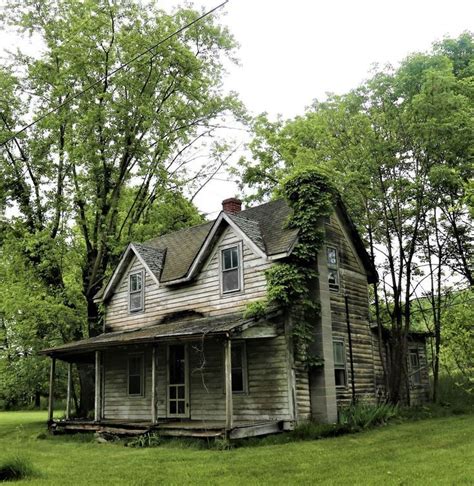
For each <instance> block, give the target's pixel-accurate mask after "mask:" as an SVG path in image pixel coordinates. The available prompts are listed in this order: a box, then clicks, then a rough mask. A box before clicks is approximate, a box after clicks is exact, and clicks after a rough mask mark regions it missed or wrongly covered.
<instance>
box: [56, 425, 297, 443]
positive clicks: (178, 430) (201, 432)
mask: <svg viewBox="0 0 474 486" xmlns="http://www.w3.org/2000/svg"><path fill="white" fill-rule="evenodd" d="M289 427H290V425H289V423H285V422H284V421H272V420H266V421H265V420H263V421H249V420H247V421H245V420H240V421H235V422H234V423H233V426H232V429H230V430H228V429H227V428H226V423H225V421H222V420H221V421H219V420H209V421H202V420H183V421H167V420H163V421H158V422H157V423H152V422H141V421H137V422H134V421H127V422H124V421H121V420H102V421H101V422H100V423H97V422H94V421H92V420H55V421H53V422H52V423H51V424H50V430H51V431H52V433H53V434H74V433H80V432H98V433H99V434H110V435H114V436H118V437H134V436H140V435H144V434H147V433H156V434H158V435H160V436H162V437H194V438H200V439H217V438H224V437H227V438H229V439H242V438H246V437H256V436H259V435H268V434H276V433H278V432H282V431H283V430H288V429H289Z"/></svg>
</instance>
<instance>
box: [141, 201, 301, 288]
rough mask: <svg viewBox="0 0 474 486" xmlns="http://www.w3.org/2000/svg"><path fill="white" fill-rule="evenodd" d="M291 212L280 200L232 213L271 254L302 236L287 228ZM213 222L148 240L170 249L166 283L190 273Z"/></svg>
mask: <svg viewBox="0 0 474 486" xmlns="http://www.w3.org/2000/svg"><path fill="white" fill-rule="evenodd" d="M290 214H291V209H290V208H289V206H288V204H287V203H286V201H285V200H283V199H280V200H277V201H271V202H268V203H266V204H262V205H260V206H256V207H254V208H249V209H245V210H243V211H241V212H240V213H238V214H237V215H235V214H234V215H231V214H228V216H229V217H230V218H231V220H232V221H233V222H235V224H236V225H237V226H238V227H239V228H240V229H241V230H242V231H243V232H244V233H245V234H246V235H247V236H248V238H250V239H251V240H252V241H253V242H254V243H255V245H256V246H258V248H260V249H261V250H262V251H264V252H265V253H266V254H267V255H276V254H278V253H284V252H287V251H289V250H290V249H291V247H292V246H293V244H294V242H295V240H296V237H297V235H298V232H297V230H294V229H288V228H287V227H286V221H287V220H288V217H289V216H290ZM213 224H214V222H213V221H211V222H209V223H204V224H201V225H198V226H193V227H191V228H186V229H183V230H180V231H175V232H173V233H168V234H166V235H163V236H160V237H159V238H155V239H153V240H150V241H147V242H145V243H144V245H145V246H147V247H152V248H158V249H166V257H165V262H164V267H163V270H162V273H161V279H160V280H161V281H162V282H169V281H172V280H176V279H179V278H182V277H184V276H185V275H186V274H187V272H188V270H189V268H190V267H191V265H192V263H193V261H194V259H195V257H196V256H197V254H198V253H199V250H200V249H201V247H202V245H203V243H204V242H205V240H206V237H207V236H208V234H209V232H210V230H211V228H212V226H213ZM135 246H136V245H135Z"/></svg>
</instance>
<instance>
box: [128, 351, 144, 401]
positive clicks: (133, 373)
mask: <svg viewBox="0 0 474 486" xmlns="http://www.w3.org/2000/svg"><path fill="white" fill-rule="evenodd" d="M143 364H144V361H143V354H134V355H130V356H129V357H128V380H127V382H128V394H129V395H131V396H143V388H144V386H143V384H144V374H145V373H144V366H143Z"/></svg>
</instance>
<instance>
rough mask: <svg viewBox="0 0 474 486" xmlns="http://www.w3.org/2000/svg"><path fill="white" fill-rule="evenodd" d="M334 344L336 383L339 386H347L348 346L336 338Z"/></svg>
mask: <svg viewBox="0 0 474 486" xmlns="http://www.w3.org/2000/svg"><path fill="white" fill-rule="evenodd" d="M332 346H333V351H334V379H335V383H336V386H337V387H345V386H346V385H347V371H346V347H345V346H344V341H342V340H334V341H333V342H332Z"/></svg>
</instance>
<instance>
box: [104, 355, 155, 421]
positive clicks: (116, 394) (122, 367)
mask: <svg viewBox="0 0 474 486" xmlns="http://www.w3.org/2000/svg"><path fill="white" fill-rule="evenodd" d="M136 353H143V355H144V359H145V362H144V364H145V383H144V394H143V396H140V397H133V396H129V395H128V383H127V380H128V370H127V366H128V355H129V354H136ZM103 376H104V386H103V398H102V399H103V417H104V419H128V420H143V421H150V420H151V349H150V348H149V347H143V346H140V347H129V348H128V349H123V348H122V349H120V350H115V351H106V352H104V353H103Z"/></svg>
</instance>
